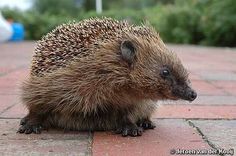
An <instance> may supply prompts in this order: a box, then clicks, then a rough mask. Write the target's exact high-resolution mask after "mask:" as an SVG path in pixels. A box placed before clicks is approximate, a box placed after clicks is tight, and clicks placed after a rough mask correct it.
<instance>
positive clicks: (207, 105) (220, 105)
mask: <svg viewBox="0 0 236 156" xmlns="http://www.w3.org/2000/svg"><path fill="white" fill-rule="evenodd" d="M0 95H1V94H0ZM159 106H162V107H165V106H176V107H178V106H187V107H188V106H189V107H192V106H193V107H197V106H206V107H211V106H212V107H218V106H219V107H222V106H226V107H227V106H233V107H236V103H235V104H175V103H173V104H158V106H157V107H159Z"/></svg>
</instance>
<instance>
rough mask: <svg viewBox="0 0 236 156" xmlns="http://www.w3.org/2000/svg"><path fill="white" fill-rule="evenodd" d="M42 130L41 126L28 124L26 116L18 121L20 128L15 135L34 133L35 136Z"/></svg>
mask: <svg viewBox="0 0 236 156" xmlns="http://www.w3.org/2000/svg"><path fill="white" fill-rule="evenodd" d="M41 130H42V126H41V125H40V124H37V123H35V124H34V123H30V122H29V117H28V116H26V117H24V118H22V119H21V121H20V128H19V129H18V131H17V133H25V134H30V133H35V134H40V133H41Z"/></svg>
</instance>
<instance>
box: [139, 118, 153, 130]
mask: <svg viewBox="0 0 236 156" xmlns="http://www.w3.org/2000/svg"><path fill="white" fill-rule="evenodd" d="M137 125H138V127H142V128H143V129H154V128H155V127H156V125H155V124H154V123H153V122H152V121H151V120H149V119H144V120H140V121H138V122H137Z"/></svg>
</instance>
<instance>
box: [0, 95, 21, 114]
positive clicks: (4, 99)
mask: <svg viewBox="0 0 236 156" xmlns="http://www.w3.org/2000/svg"><path fill="white" fill-rule="evenodd" d="M17 102H18V96H16V95H0V113H2V112H3V111H4V110H5V109H7V108H9V107H10V106H13V105H14V104H16V103H17Z"/></svg>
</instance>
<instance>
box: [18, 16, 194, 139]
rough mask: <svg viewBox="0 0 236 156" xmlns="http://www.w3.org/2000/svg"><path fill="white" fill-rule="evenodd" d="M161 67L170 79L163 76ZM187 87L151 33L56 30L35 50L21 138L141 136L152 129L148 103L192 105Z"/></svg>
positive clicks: (89, 27)
mask: <svg viewBox="0 0 236 156" xmlns="http://www.w3.org/2000/svg"><path fill="white" fill-rule="evenodd" d="M164 68H167V69H168V71H169V72H170V75H168V76H166V77H163V75H162V71H163V69H164ZM187 80H188V74H187V72H186V70H185V68H184V67H183V65H182V64H181V61H180V60H179V59H178V57H177V56H176V54H174V53H173V52H170V51H169V50H168V49H167V48H166V46H165V45H164V43H163V42H162V40H161V38H160V37H159V35H158V34H157V33H156V32H155V31H154V30H153V29H152V28H149V27H148V26H141V27H136V26H132V25H129V24H128V23H125V22H118V21H115V20H112V19H107V18H104V19H90V20H85V21H83V22H80V23H78V24H75V23H74V24H68V25H63V26H59V27H58V28H56V29H55V30H53V31H52V32H51V33H49V34H48V35H47V36H45V37H44V38H43V39H42V40H41V41H39V42H38V46H37V47H36V50H35V55H34V57H33V61H32V66H31V77H30V79H29V80H28V81H26V82H25V83H24V84H23V87H22V101H23V103H24V104H25V105H26V106H27V108H28V110H29V114H28V115H27V116H26V117H25V118H24V121H25V122H23V123H22V126H21V127H20V129H19V132H21V133H31V132H35V133H37V132H38V131H39V125H40V126H42V127H61V128H65V129H74V130H114V129H119V130H120V132H121V133H122V135H124V136H126V135H132V136H138V135H141V132H142V130H140V128H141V127H143V128H154V126H153V125H152V123H151V121H150V116H151V114H152V112H153V111H154V110H155V103H154V102H151V101H156V100H163V99H179V98H182V99H187V100H191V99H193V98H194V97H193V91H192V90H191V89H190V87H189V86H188V83H187ZM180 93H181V94H180ZM191 95H192V97H191ZM190 98H191V99H190Z"/></svg>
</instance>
